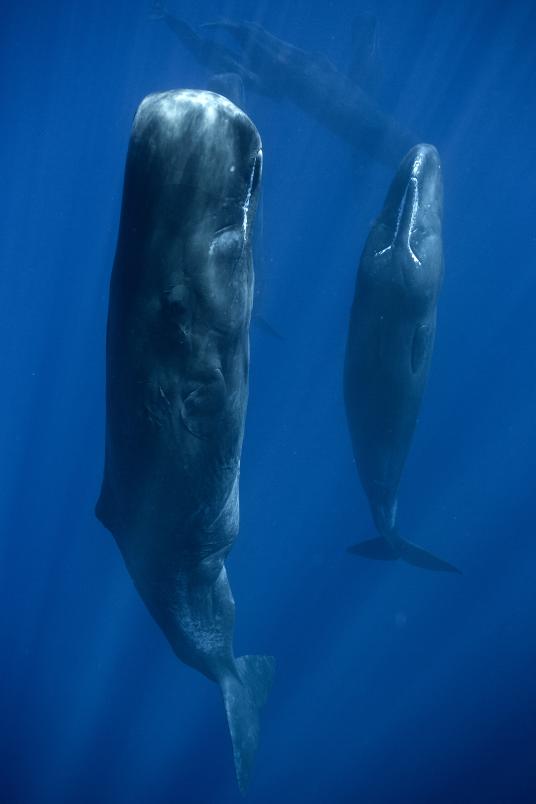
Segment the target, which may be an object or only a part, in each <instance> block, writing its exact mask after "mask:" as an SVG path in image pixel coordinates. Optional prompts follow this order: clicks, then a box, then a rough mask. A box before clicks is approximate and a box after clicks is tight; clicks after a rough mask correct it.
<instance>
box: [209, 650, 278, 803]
mask: <svg viewBox="0 0 536 804" xmlns="http://www.w3.org/2000/svg"><path fill="white" fill-rule="evenodd" d="M236 666H237V669H238V673H239V676H240V677H239V678H238V677H237V676H235V675H228V676H226V677H225V678H224V679H223V680H222V682H221V691H222V695H223V701H224V704H225V711H226V713H227V722H228V724H229V731H230V733H231V740H232V743H233V756H234V763H235V769H236V776H237V779H238V785H239V787H240V790H241V792H242V793H244V792H245V791H246V788H247V786H248V784H249V779H250V776H251V769H252V767H253V762H254V759H255V754H256V753H257V746H258V742H259V709H260V707H261V706H262V705H263V704H264V703H265V701H266V698H267V696H268V693H269V692H270V688H271V686H272V682H273V677H274V669H275V662H274V659H273V657H272V656H240V657H239V658H238V659H237V660H236Z"/></svg>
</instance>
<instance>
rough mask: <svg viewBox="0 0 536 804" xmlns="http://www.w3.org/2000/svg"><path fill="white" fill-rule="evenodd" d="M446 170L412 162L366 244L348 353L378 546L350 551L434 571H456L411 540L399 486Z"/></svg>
mask: <svg viewBox="0 0 536 804" xmlns="http://www.w3.org/2000/svg"><path fill="white" fill-rule="evenodd" d="M442 208H443V183H442V177H441V164H440V161H439V156H438V153H437V151H436V149H435V148H434V147H433V146H432V145H417V146H415V147H414V148H412V149H411V151H410V152H409V153H408V154H407V155H406V157H405V158H404V160H403V161H402V164H401V165H400V168H399V170H398V172H397V173H396V175H395V178H394V180H393V182H392V184H391V187H390V189H389V192H388V194H387V198H386V201H385V205H384V207H383V210H382V212H381V213H380V216H379V217H378V219H377V220H376V222H375V224H374V225H373V227H372V229H371V231H370V234H369V236H368V239H367V242H366V244H365V248H364V251H363V255H362V257H361V263H360V266H359V271H358V275H357V284H356V291H355V297H354V301H353V305H352V311H351V317H350V328H349V332H348V341H347V346H346V360H345V370H344V396H345V402H346V414H347V419H348V425H349V429H350V433H351V437H352V446H353V451H354V456H355V460H356V464H357V469H358V472H359V476H360V478H361V482H362V484H363V487H364V490H365V492H366V495H367V497H368V501H369V504H370V508H371V512H372V516H373V519H374V523H375V526H376V529H377V531H378V533H379V537H378V538H376V539H371V540H369V541H364V542H360V543H358V544H356V545H354V546H353V547H351V548H350V552H352V553H355V554H357V555H361V556H366V557H368V558H376V559H397V558H401V559H403V560H405V561H407V562H409V563H410V564H414V565H416V566H419V567H425V568H426V569H431V570H446V571H450V572H457V571H458V570H456V568H455V567H453V566H452V565H451V564H449V563H447V562H446V561H443V559H440V558H437V557H436V556H434V555H432V553H429V552H427V551H426V550H424V549H423V548H421V547H418V546H417V545H415V544H412V543H411V542H409V541H407V540H406V539H405V538H403V537H402V536H401V534H400V533H399V530H398V526H397V500H398V486H399V483H400V478H401V476H402V471H403V468H404V464H405V461H406V458H407V455H408V452H409V449H410V446H411V440H412V438H413V432H414V430H415V424H416V421H417V415H418V412H419V408H420V405H421V399H422V395H423V391H424V388H425V385H426V381H427V378H428V371H429V368H430V360H431V357H432V350H433V345H434V336H435V330H436V309H437V299H438V295H439V290H440V287H441V281H442V276H443V247H442V237H441V220H442Z"/></svg>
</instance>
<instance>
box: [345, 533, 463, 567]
mask: <svg viewBox="0 0 536 804" xmlns="http://www.w3.org/2000/svg"><path fill="white" fill-rule="evenodd" d="M393 541H394V544H393ZM348 552H349V553H352V554H353V555H357V556H363V558H372V559H375V560H376V561H396V560H398V559H402V561H406V562H407V563H408V564H412V565H413V566H414V567H421V568H422V569H427V570H434V571H436V572H455V573H457V574H458V575H461V571H460V570H459V569H458V568H457V567H455V566H454V565H453V564H449V562H448V561H444V560H443V559H442V558H438V556H435V555H434V554H433V553H430V552H429V551H428V550H424V549H423V548H422V547H419V546H418V545H416V544H413V542H409V541H408V540H407V539H403V538H402V536H399V535H398V534H397V535H396V538H395V539H394V540H393V538H392V535H391V538H390V539H389V540H387V539H386V538H384V537H383V536H377V537H376V538H375V539H368V540H367V541H365V542H358V543H357V544H353V545H352V546H351V547H349V548H348Z"/></svg>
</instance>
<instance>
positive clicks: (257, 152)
mask: <svg viewBox="0 0 536 804" xmlns="http://www.w3.org/2000/svg"><path fill="white" fill-rule="evenodd" d="M261 164H262V151H261V141H260V138H259V135H258V133H257V131H256V129H255V127H254V126H253V124H252V123H251V121H250V120H249V118H248V117H247V116H246V115H245V114H244V113H243V112H241V111H240V110H239V109H238V108H237V107H236V106H234V105H233V104H232V103H231V102H229V101H228V100H227V99H225V98H222V97H220V96H219V95H215V94H214V93H211V92H198V91H190V90H185V91H173V92H165V93H162V94H157V95H150V96H149V97H147V98H145V100H144V101H143V102H142V103H141V105H140V107H139V109H138V112H137V114H136V117H135V119H134V124H133V128H132V135H131V140H130V146H129V151H128V158H127V164H126V170H125V184H124V194H123V206H122V212H121V223H120V229H119V237H118V243H117V251H116V256H115V262H114V266H113V272H112V278H111V284H110V301H109V315H108V332H107V377H106V387H107V398H106V414H107V422H106V461H105V471H104V480H103V484H102V491H101V495H100V499H99V501H98V503H97V507H96V512H97V516H98V518H99V519H100V520H101V522H102V523H103V525H105V527H107V528H108V529H109V530H110V531H111V532H112V533H113V535H114V537H115V540H116V542H117V544H118V546H119V548H120V550H121V553H122V555H123V558H124V560H125V563H126V566H127V568H128V571H129V573H130V575H131V577H132V579H133V581H134V583H135V585H136V587H137V589H138V591H139V593H140V595H141V597H142V598H143V600H144V602H145V604H146V605H147V607H148V609H149V611H150V612H151V614H152V615H153V617H154V618H155V620H156V621H157V623H158V624H159V626H160V628H161V629H162V630H163V632H164V633H165V635H166V637H167V638H168V640H169V642H170V644H171V646H172V648H173V650H174V652H175V653H176V655H177V656H178V657H179V659H181V661H183V662H185V663H186V664H189V665H191V666H192V667H194V668H196V669H197V670H199V671H200V672H201V673H203V674H204V675H206V676H207V677H208V678H210V679H212V680H213V681H215V682H217V683H218V684H220V686H221V688H222V692H223V695H224V699H225V704H226V710H227V714H228V718H229V725H230V728H231V734H232V737H233V744H234V750H235V761H236V764H237V773H238V777H239V782H240V785H241V786H242V787H245V785H246V784H247V780H248V777H249V771H250V766H251V762H252V759H253V756H254V753H255V748H256V740H257V733H258V723H257V715H256V710H257V707H258V705H259V703H260V702H261V699H262V698H263V696H265V693H266V690H267V687H268V676H270V674H271V666H269V665H270V661H269V660H268V659H267V658H266V657H242V659H236V658H235V657H234V653H233V646H232V640H233V627H234V601H233V597H232V594H231V590H230V587H229V583H228V580H227V574H226V570H225V565H224V560H225V557H226V556H227V554H228V552H229V550H230V549H231V546H232V544H233V541H234V540H235V538H236V536H237V533H238V520H239V503H238V482H239V472H240V453H241V448H242V439H243V434H244V419H245V415H246V406H247V396H248V364H249V323H250V314H251V304H252V292H253V266H252V257H251V244H250V239H251V231H252V225H253V218H254V213H255V206H256V202H257V195H258V192H259V185H260V177H261ZM253 676H255V678H253ZM259 679H260V682H261V683H260V686H261V687H262V689H260V691H259V690H258V689H257V688H256V687H255V685H256V683H257V682H258V681H259ZM257 686H258V685H257ZM257 693H258V694H257ZM233 707H234V708H233Z"/></svg>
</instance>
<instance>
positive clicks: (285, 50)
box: [153, 3, 416, 167]
mask: <svg viewBox="0 0 536 804" xmlns="http://www.w3.org/2000/svg"><path fill="white" fill-rule="evenodd" d="M153 16H155V17H157V18H159V19H162V20H164V21H165V22H166V24H167V25H168V27H169V28H170V29H171V30H172V31H173V32H174V33H175V35H176V36H177V37H178V38H179V40H180V41H181V43H182V44H183V45H184V47H186V49H187V50H188V51H189V52H190V53H191V54H192V55H193V56H194V57H195V58H196V59H197V60H198V61H199V63H201V64H202V65H204V66H205V67H206V68H207V69H208V70H209V71H210V72H222V71H223V72H232V73H237V74H238V75H240V76H241V77H242V80H243V82H244V85H245V86H246V88H248V89H252V90H254V91H256V92H258V93H260V94H263V95H267V96H269V97H272V98H276V99H281V98H286V99H288V100H290V101H292V102H293V103H294V104H295V105H296V106H298V107H300V108H301V109H302V110H303V111H304V112H306V113H308V114H309V115H311V116H312V117H314V118H315V119H316V120H318V121H319V122H320V123H321V124H323V125H324V126H325V127H326V128H328V129H329V130H330V131H332V132H333V133H334V134H336V135H337V136H338V137H340V138H341V139H343V140H344V141H345V142H347V143H348V144H349V145H350V146H352V147H353V148H357V149H361V150H363V151H365V152H366V153H368V154H369V155H370V156H371V157H373V158H374V159H377V160H378V161H379V162H382V163H384V164H386V165H388V166H391V167H395V166H397V165H398V163H399V162H400V159H401V158H402V156H403V155H404V154H405V153H406V151H407V150H408V149H409V148H411V146H412V145H414V144H415V142H416V138H415V137H414V136H413V135H412V134H411V133H409V132H407V131H405V130H404V129H403V128H402V126H400V124H399V123H398V122H397V121H396V120H395V119H394V118H393V117H390V116H389V115H388V114H386V113H385V112H383V111H382V110H381V109H380V107H379V106H378V104H377V103H376V102H375V101H373V100H372V99H371V97H369V96H368V95H367V94H366V92H365V91H364V90H363V89H362V87H361V86H359V84H358V83H356V81H355V80H353V78H352V77H351V76H349V75H345V74H344V73H342V72H340V71H339V70H338V69H337V67H335V65H334V64H333V63H332V62H331V61H330V60H329V59H328V58H326V57H325V56H323V55H322V54H319V53H311V52H308V51H306V50H301V49H300V48H297V47H295V46H294V45H292V44H290V43H289V42H284V41H283V40H282V39H278V38H277V37H275V36H273V35H272V34H270V33H268V31H266V30H265V29H264V28H262V27H261V26H260V25H258V24H256V23H253V22H244V23H235V22H231V21H222V22H217V23H207V24H206V25H203V26H202V28H203V29H204V30H214V31H224V32H226V33H229V34H231V35H232V36H233V37H234V38H235V40H236V41H237V42H238V44H239V45H240V46H241V52H240V53H239V54H238V53H235V52H234V51H233V50H232V49H230V48H228V47H226V46H225V45H223V44H222V43H220V42H217V41H214V40H213V39H206V38H204V37H203V36H200V35H199V34H198V33H197V32H196V31H194V29H193V28H191V27H190V26H189V25H188V24H187V23H186V22H184V20H181V19H178V18H177V17H175V16H174V15H172V14H169V13H168V12H167V11H166V10H165V8H164V7H163V6H162V4H160V3H157V4H156V5H155V13H154V15H153ZM358 22H359V24H357V23H358ZM354 29H355V30H354V38H355V39H356V44H357V43H358V42H359V41H361V42H365V43H366V46H367V50H368V51H369V53H370V54H371V55H372V54H373V55H375V51H374V48H375V47H376V38H375V37H376V31H375V22H374V21H373V20H372V19H369V20H368V22H367V20H366V18H362V19H360V18H357V19H356V22H355V23H354ZM350 70H351V74H352V75H353V76H354V77H359V78H360V79H364V78H365V76H366V75H367V67H366V65H365V60H364V58H361V59H358V58H357V56H356V55H355V53H354V58H353V61H352V63H351V65H350Z"/></svg>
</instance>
